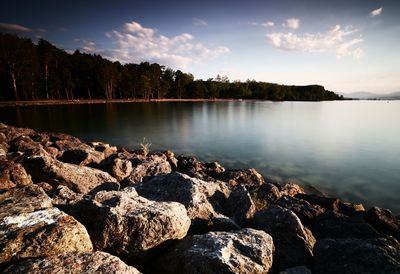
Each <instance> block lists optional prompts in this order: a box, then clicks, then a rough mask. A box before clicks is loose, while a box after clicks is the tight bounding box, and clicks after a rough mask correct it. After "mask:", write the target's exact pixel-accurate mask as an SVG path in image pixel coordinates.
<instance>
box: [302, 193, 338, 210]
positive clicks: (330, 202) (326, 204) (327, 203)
mask: <svg viewBox="0 0 400 274" xmlns="http://www.w3.org/2000/svg"><path fill="white" fill-rule="evenodd" d="M296 198H299V199H302V200H305V201H307V202H309V203H310V204H313V205H319V206H320V207H322V208H324V209H326V210H332V211H337V212H339V211H340V201H339V199H336V198H329V197H321V196H317V195H308V194H304V193H299V194H298V195H296Z"/></svg>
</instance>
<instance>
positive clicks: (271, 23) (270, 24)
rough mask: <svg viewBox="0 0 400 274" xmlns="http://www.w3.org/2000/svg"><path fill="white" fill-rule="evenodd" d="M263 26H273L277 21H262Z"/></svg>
mask: <svg viewBox="0 0 400 274" xmlns="http://www.w3.org/2000/svg"><path fill="white" fill-rule="evenodd" d="M261 26H263V27H273V26H275V23H274V22H272V21H267V22H264V23H261Z"/></svg>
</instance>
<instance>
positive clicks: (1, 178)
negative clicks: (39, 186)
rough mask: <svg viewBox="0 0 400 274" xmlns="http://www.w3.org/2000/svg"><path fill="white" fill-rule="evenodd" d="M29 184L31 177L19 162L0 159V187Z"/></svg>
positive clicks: (6, 187)
mask: <svg viewBox="0 0 400 274" xmlns="http://www.w3.org/2000/svg"><path fill="white" fill-rule="evenodd" d="M29 184H32V178H31V176H30V175H29V174H27V173H26V170H25V169H24V167H23V166H22V165H21V164H19V163H14V162H13V161H1V160H0V189H8V188H11V187H15V186H24V185H29Z"/></svg>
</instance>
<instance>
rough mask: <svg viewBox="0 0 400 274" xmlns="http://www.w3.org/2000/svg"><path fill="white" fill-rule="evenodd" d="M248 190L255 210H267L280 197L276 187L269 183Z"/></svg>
mask: <svg viewBox="0 0 400 274" xmlns="http://www.w3.org/2000/svg"><path fill="white" fill-rule="evenodd" d="M248 190H249V192H250V196H251V198H252V200H253V202H254V205H255V207H256V209H257V210H262V209H264V208H267V207H268V206H270V205H271V204H273V203H275V202H276V201H277V200H278V199H279V198H280V197H281V193H280V192H279V189H278V187H276V186H275V185H273V184H270V183H265V184H262V185H260V186H256V187H248Z"/></svg>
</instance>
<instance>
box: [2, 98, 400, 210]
mask: <svg viewBox="0 0 400 274" xmlns="http://www.w3.org/2000/svg"><path fill="white" fill-rule="evenodd" d="M399 118H400V101H391V102H386V101H345V102H257V101H256V102H247V101H246V102H245V101H243V102H182V103H177V102H160V103H126V104H98V105H68V106H29V107H18V108H0V121H1V122H4V123H8V124H12V125H15V126H23V127H32V128H34V129H36V130H38V131H59V132H66V133H70V134H72V135H75V136H78V137H80V138H81V139H82V140H85V141H90V140H101V141H104V142H108V143H111V144H115V145H120V146H125V147H130V148H138V144H139V143H140V142H141V140H142V139H143V137H146V139H147V140H149V141H150V142H151V143H152V146H151V149H152V150H165V149H170V150H172V151H174V152H175V153H176V154H186V155H195V156H196V157H197V158H199V159H200V160H203V161H218V162H220V163H222V164H223V165H224V166H225V167H229V168H250V167H254V168H256V169H257V170H258V171H259V172H261V173H262V174H263V175H264V176H265V177H266V178H269V179H271V180H278V181H293V182H297V183H300V184H303V185H307V184H309V185H312V186H315V187H317V188H318V189H320V190H322V191H324V192H325V193H327V194H329V195H331V196H337V197H340V198H342V199H344V200H347V201H352V202H362V203H364V205H367V206H370V205H373V204H374V205H379V206H382V207H386V208H390V209H391V210H392V211H394V213H396V214H400V198H399V196H400V120H399Z"/></svg>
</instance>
